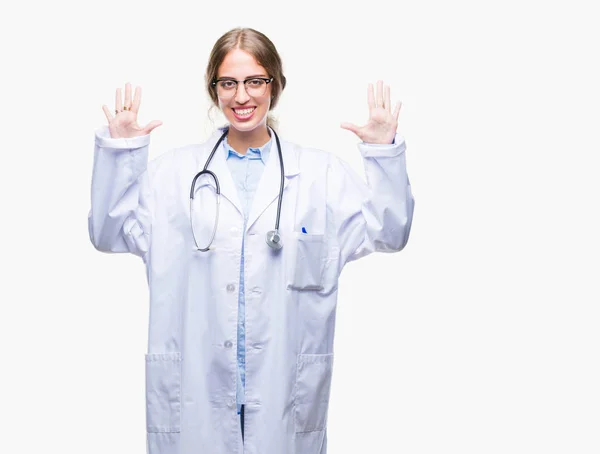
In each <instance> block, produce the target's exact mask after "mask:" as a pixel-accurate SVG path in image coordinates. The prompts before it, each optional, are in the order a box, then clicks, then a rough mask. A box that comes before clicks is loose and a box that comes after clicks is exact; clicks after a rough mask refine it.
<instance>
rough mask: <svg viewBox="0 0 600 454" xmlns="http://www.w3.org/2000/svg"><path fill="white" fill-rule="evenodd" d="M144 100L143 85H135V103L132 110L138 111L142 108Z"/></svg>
mask: <svg viewBox="0 0 600 454" xmlns="http://www.w3.org/2000/svg"><path fill="white" fill-rule="evenodd" d="M141 102H142V87H135V95H134V97H133V104H132V105H131V110H132V112H135V113H138V111H139V110H140V103H141Z"/></svg>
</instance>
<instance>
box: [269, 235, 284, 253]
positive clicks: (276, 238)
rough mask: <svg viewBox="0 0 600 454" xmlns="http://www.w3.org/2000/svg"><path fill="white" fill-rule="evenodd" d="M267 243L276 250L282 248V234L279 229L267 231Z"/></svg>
mask: <svg viewBox="0 0 600 454" xmlns="http://www.w3.org/2000/svg"><path fill="white" fill-rule="evenodd" d="M266 240H267V244H268V245H269V247H271V248H272V249H275V250H279V249H281V247H282V246H283V243H282V242H281V235H280V234H279V231H278V230H269V231H268V232H267V238H266Z"/></svg>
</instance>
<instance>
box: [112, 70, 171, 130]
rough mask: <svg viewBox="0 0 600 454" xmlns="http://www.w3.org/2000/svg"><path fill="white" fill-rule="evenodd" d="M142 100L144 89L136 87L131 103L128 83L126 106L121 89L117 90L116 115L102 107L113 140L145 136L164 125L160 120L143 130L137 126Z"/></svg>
mask: <svg viewBox="0 0 600 454" xmlns="http://www.w3.org/2000/svg"><path fill="white" fill-rule="evenodd" d="M141 100H142V88H141V87H135V98H134V99H133V103H132V102H131V84H130V83H129V82H127V83H126V84H125V104H123V101H122V98H121V89H120V88H117V96H116V102H115V111H116V112H115V115H114V116H113V115H112V113H111V112H110V111H109V110H108V107H106V105H103V106H102V110H104V114H105V115H106V118H107V119H108V130H109V131H110V137H111V138H113V139H120V138H130V137H137V136H145V135H146V134H150V132H151V131H152V130H153V129H154V128H156V127H157V126H160V125H162V121H160V120H152V121H151V122H150V123H148V124H147V125H146V126H144V127H143V128H142V127H140V126H139V125H138V124H137V114H138V111H139V109H140V102H141ZM124 107H128V108H129V109H130V110H124Z"/></svg>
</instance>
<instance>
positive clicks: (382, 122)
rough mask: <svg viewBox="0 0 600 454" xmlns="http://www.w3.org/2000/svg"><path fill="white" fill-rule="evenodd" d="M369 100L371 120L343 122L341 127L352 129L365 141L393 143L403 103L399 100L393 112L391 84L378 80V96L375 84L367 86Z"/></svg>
mask: <svg viewBox="0 0 600 454" xmlns="http://www.w3.org/2000/svg"><path fill="white" fill-rule="evenodd" d="M367 101H368V103H369V121H368V122H367V124H366V125H364V126H356V125H355V124H352V123H346V122H344V123H342V124H341V125H340V127H341V128H343V129H347V130H348V131H352V132H353V133H354V134H356V135H357V136H358V137H360V139H361V140H362V141H363V142H365V143H387V144H391V143H392V141H393V140H394V137H395V136H396V129H397V128H398V115H399V114H400V107H401V106H402V103H401V102H400V101H398V102H397V103H396V107H395V108H394V112H393V113H392V112H391V110H390V108H391V103H390V86H389V85H386V86H385V91H384V90H383V81H382V80H378V81H377V97H375V96H374V95H373V84H369V86H368V88H367Z"/></svg>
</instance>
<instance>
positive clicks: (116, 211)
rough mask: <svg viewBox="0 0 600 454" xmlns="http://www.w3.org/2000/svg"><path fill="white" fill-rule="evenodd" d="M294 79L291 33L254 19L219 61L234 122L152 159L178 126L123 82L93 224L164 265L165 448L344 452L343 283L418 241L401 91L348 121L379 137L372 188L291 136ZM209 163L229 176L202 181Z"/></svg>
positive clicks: (211, 79)
mask: <svg viewBox="0 0 600 454" xmlns="http://www.w3.org/2000/svg"><path fill="white" fill-rule="evenodd" d="M285 86H286V78H285V77H284V75H283V72H282V64H281V59H280V57H279V55H278V53H277V50H276V48H275V46H274V45H273V43H272V42H271V41H270V40H269V39H268V38H267V37H266V36H265V35H263V34H262V33H260V32H258V31H256V30H253V29H249V28H245V29H239V28H238V29H234V30H231V31H229V32H228V33H226V34H225V35H223V36H222V37H221V38H220V39H219V40H218V41H217V42H216V43H215V46H214V48H213V50H212V52H211V55H210V58H209V64H208V67H207V71H206V88H207V90H208V93H209V95H210V98H211V100H212V101H213V103H214V104H215V106H218V108H219V109H220V110H221V111H222V112H223V113H224V115H225V117H226V118H227V120H228V123H229V124H228V125H227V126H225V127H222V128H219V130H218V131H216V132H215V134H213V135H212V137H211V138H210V139H209V140H208V141H206V142H204V143H203V144H193V145H187V146H183V147H179V148H177V149H174V150H171V151H169V152H166V153H163V154H162V155H161V156H160V157H158V158H156V159H154V160H152V161H150V162H148V145H149V142H150V132H151V131H152V130H153V129H155V128H156V127H158V126H160V124H161V122H160V121H152V122H150V123H149V124H148V125H146V126H145V127H140V126H138V125H137V114H138V110H139V106H140V100H141V90H140V89H139V87H138V88H136V91H135V96H134V99H133V101H132V99H131V86H130V85H129V84H127V85H126V88H125V101H124V104H123V102H122V100H121V92H120V89H117V96H116V109H115V115H114V116H113V115H112V114H111V113H110V112H109V110H108V108H107V107H106V106H103V109H104V112H105V114H106V117H107V119H108V127H105V128H102V129H100V130H98V131H96V146H95V152H94V153H95V159H94V170H93V178H92V208H91V211H90V215H89V234H90V239H91V241H92V243H93V244H94V246H95V247H96V248H97V249H98V250H101V251H105V252H131V253H133V254H136V255H138V256H140V257H141V258H142V259H143V261H144V263H145V264H146V270H147V277H148V283H149V289H150V319H149V332H148V353H147V354H146V423H147V440H148V450H149V453H150V454H175V453H177V454H191V453H197V452H210V453H212V454H220V453H223V454H225V453H227V454H230V453H235V452H240V453H241V452H248V453H250V452H251V453H260V454H283V453H296V454H324V453H326V451H327V433H326V422H327V410H328V401H329V395H330V384H331V378H332V368H333V337H334V322H335V312H336V303H337V283H338V277H339V275H340V273H341V271H342V268H343V267H344V265H345V264H346V263H348V262H350V261H352V260H356V259H358V258H360V257H363V256H365V255H367V254H369V253H371V252H374V251H381V252H393V251H400V250H401V249H402V248H403V247H404V246H405V244H406V242H407V241H408V236H409V232H410V226H411V222H412V214H413V206H414V201H413V197H412V194H411V189H410V184H409V181H408V177H407V174H406V163H405V144H404V141H403V139H402V138H401V137H400V136H399V135H397V133H396V129H397V124H398V123H397V121H398V114H399V111H400V104H399V103H398V104H397V105H396V107H395V109H394V111H393V112H392V111H391V107H390V92H389V87H387V86H386V87H385V90H383V87H382V82H381V81H379V82H378V85H377V93H376V95H375V94H374V93H373V87H372V85H369V90H368V105H369V117H370V118H369V121H368V123H367V124H366V125H365V126H363V127H358V126H355V125H353V124H349V123H342V125H341V127H342V128H345V129H348V130H350V131H352V132H354V133H355V134H356V135H357V136H358V137H359V138H360V139H361V140H362V142H363V143H360V144H359V145H358V148H359V151H360V153H361V154H362V156H363V158H364V165H365V170H366V175H367V181H368V182H369V185H367V184H365V182H364V181H363V180H362V179H361V178H359V177H358V175H357V174H356V173H355V172H354V171H353V170H352V169H351V167H350V166H349V165H348V164H347V163H346V162H345V161H343V160H342V159H340V158H338V157H337V156H335V155H334V154H331V153H327V152H325V151H321V150H317V149H309V148H305V147H302V146H300V145H297V144H294V143H291V142H287V141H285V140H280V138H279V136H278V135H277V133H276V131H275V130H274V129H273V127H272V126H273V121H272V119H271V118H270V117H269V112H270V110H271V109H273V108H274V107H275V106H276V105H277V102H278V100H279V98H280V96H281V94H282V92H283V90H284V88H285ZM273 139H275V140H273ZM280 153H281V154H280ZM207 161H209V164H208V165H207V166H206V168H208V170H210V171H211V172H213V173H214V175H215V176H216V177H217V178H218V181H219V185H217V183H216V182H215V180H214V179H213V177H212V174H207V173H204V174H201V175H200V176H198V173H199V172H200V171H201V170H203V169H204V168H205V163H207ZM192 183H193V184H192ZM217 186H218V187H219V190H220V194H221V196H222V197H220V198H219V196H218V195H217V192H218V191H217V189H216V188H217ZM281 186H283V188H281ZM280 191H281V192H280ZM280 194H281V195H280ZM280 197H281V200H280ZM219 199H220V200H221V202H220V203H218V204H217V203H216V200H219ZM215 207H218V209H219V212H218V216H215ZM215 225H216V226H217V228H216V230H215ZM274 227H275V228H274ZM213 234H214V238H213ZM209 245H210V247H208V246H209ZM199 449H200V451H198V450H199Z"/></svg>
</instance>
